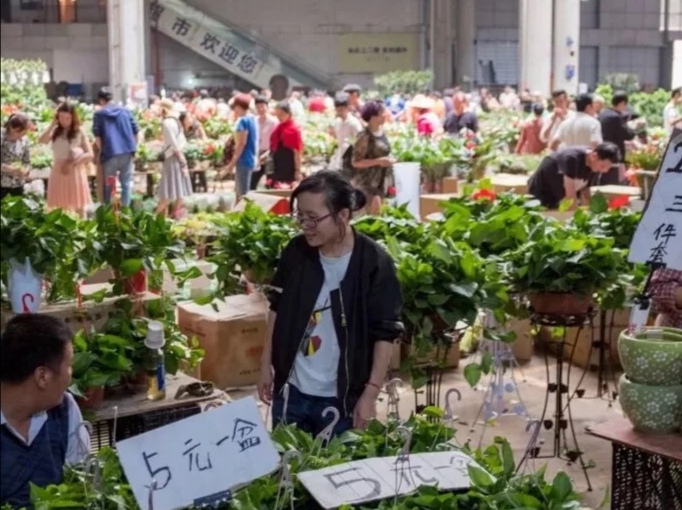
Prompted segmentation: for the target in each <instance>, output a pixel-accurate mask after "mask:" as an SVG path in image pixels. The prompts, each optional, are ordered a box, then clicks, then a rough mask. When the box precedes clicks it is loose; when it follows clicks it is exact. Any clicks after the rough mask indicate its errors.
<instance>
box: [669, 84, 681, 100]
mask: <svg viewBox="0 0 682 510" xmlns="http://www.w3.org/2000/svg"><path fill="white" fill-rule="evenodd" d="M680 95H682V87H677V88H676V89H673V90H672V92H670V97H671V98H672V99H674V98H676V97H677V96H680Z"/></svg>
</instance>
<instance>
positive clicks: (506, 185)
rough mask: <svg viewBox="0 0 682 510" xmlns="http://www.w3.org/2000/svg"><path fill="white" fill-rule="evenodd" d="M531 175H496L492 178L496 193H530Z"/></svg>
mask: <svg viewBox="0 0 682 510" xmlns="http://www.w3.org/2000/svg"><path fill="white" fill-rule="evenodd" d="M529 179H530V176H529V175H519V174H495V175H493V176H492V177H491V178H490V181H491V183H492V185H493V189H494V190H495V193H507V192H510V193H518V194H520V195H526V194H527V193H528V180H529Z"/></svg>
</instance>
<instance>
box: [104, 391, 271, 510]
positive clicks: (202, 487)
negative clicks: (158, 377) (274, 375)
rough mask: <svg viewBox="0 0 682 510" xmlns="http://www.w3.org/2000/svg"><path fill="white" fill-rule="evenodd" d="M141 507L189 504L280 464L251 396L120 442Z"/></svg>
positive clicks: (168, 508) (165, 509) (170, 509)
mask: <svg viewBox="0 0 682 510" xmlns="http://www.w3.org/2000/svg"><path fill="white" fill-rule="evenodd" d="M116 446H117V449H118V455H119V458H120V459H121V464H122V465H123V469H124V471H125V474H126V477H127V478H128V480H129V481H130V485H131V487H132V490H133V493H134V494H135V499H137V502H138V504H139V505H140V508H142V509H143V510H148V501H149V487H150V486H151V483H152V481H155V482H156V487H157V489H156V490H155V491H154V510H174V509H177V508H187V507H190V506H192V505H193V504H194V503H195V502H196V501H201V500H207V499H210V497H211V496H213V495H220V494H225V493H226V491H229V490H230V489H233V488H235V487H237V486H239V485H243V484H246V483H249V482H251V481H253V480H255V479H257V478H260V477H262V476H266V475H268V474H270V473H272V472H273V471H275V470H276V469H277V468H278V465H279V454H278V453H277V451H276V450H275V447H274V445H273V444H272V441H271V440H270V436H269V434H268V432H267V430H266V428H265V425H264V424H263V421H262V419H261V417H260V412H259V411H258V406H257V405H256V401H255V400H254V399H253V397H248V398H244V399H242V400H238V401H236V402H233V403H230V404H226V405H224V406H222V407H219V408H216V409H212V410H210V411H208V412H205V413H201V414H198V415H196V416H192V417H190V418H186V419H184V420H181V421H179V422H176V423H173V424H171V425H167V426H165V427H161V428H158V429H155V430H152V431H150V432H146V433H144V434H141V435H139V436H135V437H132V438H130V439H126V440H124V441H121V442H119V443H117V445H116Z"/></svg>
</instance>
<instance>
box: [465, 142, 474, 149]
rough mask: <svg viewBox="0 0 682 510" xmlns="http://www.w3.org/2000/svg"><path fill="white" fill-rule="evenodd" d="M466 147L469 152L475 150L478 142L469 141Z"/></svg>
mask: <svg viewBox="0 0 682 510" xmlns="http://www.w3.org/2000/svg"><path fill="white" fill-rule="evenodd" d="M464 147H466V148H467V149H469V150H473V149H475V148H476V142H473V141H472V140H469V141H468V142H467V143H465V144H464Z"/></svg>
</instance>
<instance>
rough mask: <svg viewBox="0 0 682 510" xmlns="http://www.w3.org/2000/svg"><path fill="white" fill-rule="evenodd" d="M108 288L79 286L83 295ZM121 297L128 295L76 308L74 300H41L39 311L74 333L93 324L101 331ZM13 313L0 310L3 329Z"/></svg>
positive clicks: (148, 298) (145, 299)
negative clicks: (55, 301)
mask: <svg viewBox="0 0 682 510" xmlns="http://www.w3.org/2000/svg"><path fill="white" fill-rule="evenodd" d="M109 289H111V285H109V284H108V283H105V284H92V285H83V286H82V287H81V292H82V294H83V296H84V297H86V296H89V295H92V294H94V293H96V292H99V291H102V290H109ZM121 299H129V298H128V296H116V297H108V298H105V299H104V300H103V301H102V302H100V303H96V302H94V301H87V300H84V301H83V304H82V306H81V307H80V308H78V305H77V303H76V301H67V302H64V303H55V304H49V303H45V302H44V301H43V303H42V304H41V305H40V310H39V313H43V314H46V315H50V316H52V317H57V318H59V319H62V320H63V321H64V322H66V324H67V325H68V326H69V327H70V328H71V330H72V331H73V332H74V333H76V332H78V331H80V330H81V329H83V328H89V327H90V326H93V327H94V328H95V330H96V331H101V330H102V329H103V328H104V326H105V325H106V323H107V321H108V320H109V317H110V316H111V312H113V310H114V305H115V304H116V302H118V301H119V300H121ZM133 299H134V300H136V301H142V303H146V302H148V301H153V300H155V299H159V296H158V295H156V294H152V293H151V292H146V293H144V294H140V295H139V296H135V297H134V298H133ZM14 315H15V313H14V312H12V311H11V310H8V309H5V308H3V309H2V310H1V311H0V326H1V327H2V328H3V329H4V327H5V324H7V322H8V321H9V320H10V319H11V318H12V317H14Z"/></svg>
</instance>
